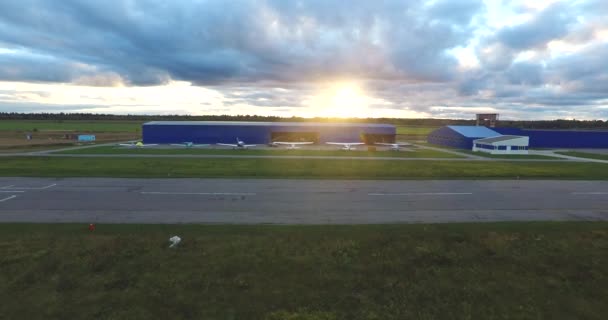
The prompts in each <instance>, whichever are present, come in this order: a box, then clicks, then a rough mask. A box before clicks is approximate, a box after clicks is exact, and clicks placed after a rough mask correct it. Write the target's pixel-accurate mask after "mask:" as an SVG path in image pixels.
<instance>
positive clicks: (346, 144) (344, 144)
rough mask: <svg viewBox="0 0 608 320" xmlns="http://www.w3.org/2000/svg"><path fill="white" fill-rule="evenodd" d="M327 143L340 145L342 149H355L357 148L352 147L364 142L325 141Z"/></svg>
mask: <svg viewBox="0 0 608 320" xmlns="http://www.w3.org/2000/svg"><path fill="white" fill-rule="evenodd" d="M325 143H327V144H331V145H336V146H342V150H357V148H353V146H360V145H362V144H365V143H363V142H325Z"/></svg>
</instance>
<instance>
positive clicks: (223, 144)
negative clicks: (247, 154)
mask: <svg viewBox="0 0 608 320" xmlns="http://www.w3.org/2000/svg"><path fill="white" fill-rule="evenodd" d="M217 145H218V146H226V147H238V145H237V144H230V143H217Z"/></svg>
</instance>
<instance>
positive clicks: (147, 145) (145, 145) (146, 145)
mask: <svg viewBox="0 0 608 320" xmlns="http://www.w3.org/2000/svg"><path fill="white" fill-rule="evenodd" d="M157 145H158V144H156V143H155V144H142V145H141V147H152V146H157Z"/></svg>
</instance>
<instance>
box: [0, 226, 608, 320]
mask: <svg viewBox="0 0 608 320" xmlns="http://www.w3.org/2000/svg"><path fill="white" fill-rule="evenodd" d="M173 235H179V236H180V237H181V238H182V243H181V244H180V245H179V246H178V247H177V248H174V249H169V248H168V241H167V240H168V238H169V237H171V236H173ZM0 247H1V248H2V253H3V254H2V255H0V268H1V269H2V272H0V283H2V286H0V299H1V301H3V303H2V304H0V317H1V318H3V319H305V320H306V319H506V318H511V319H531V318H534V319H605V315H606V314H608V303H606V297H608V268H606V265H608V255H607V254H606V252H607V251H608V224H607V223H576V222H575V223H502V224H451V225H386V226H204V225H146V226H141V225H98V226H97V230H96V231H94V232H89V231H88V230H87V226H86V225H74V224H67V225H27V224H3V225H0Z"/></svg>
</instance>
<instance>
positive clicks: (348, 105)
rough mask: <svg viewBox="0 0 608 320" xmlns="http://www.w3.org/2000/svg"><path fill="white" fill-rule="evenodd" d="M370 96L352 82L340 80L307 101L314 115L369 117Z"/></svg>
mask: <svg viewBox="0 0 608 320" xmlns="http://www.w3.org/2000/svg"><path fill="white" fill-rule="evenodd" d="M371 100H372V99H371V98H370V97H368V96H366V95H365V93H364V92H363V90H362V89H361V87H360V86H359V85H358V84H356V83H353V82H340V83H335V84H331V85H329V86H327V87H326V88H325V89H323V90H321V92H320V93H319V94H318V95H316V96H315V97H313V98H312V99H311V100H309V101H308V102H307V104H308V105H309V109H310V111H311V113H312V115H314V116H321V117H331V118H353V117H355V118H364V117H369V105H370V103H371Z"/></svg>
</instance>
